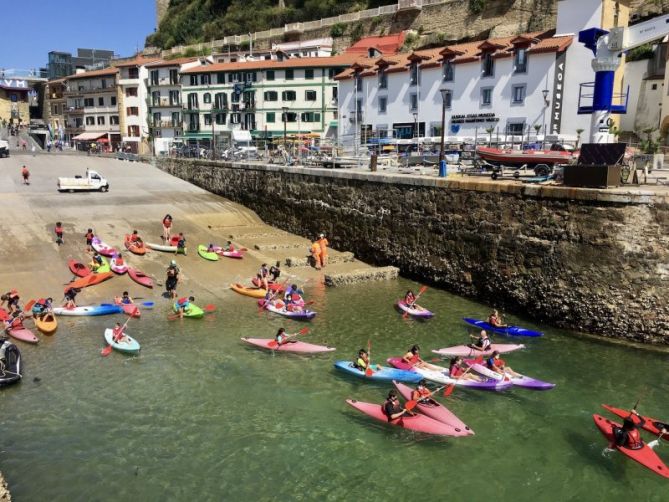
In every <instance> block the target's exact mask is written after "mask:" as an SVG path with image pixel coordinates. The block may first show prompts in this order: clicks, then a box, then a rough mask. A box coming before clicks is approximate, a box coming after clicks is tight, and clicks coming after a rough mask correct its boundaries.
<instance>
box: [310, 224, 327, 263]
mask: <svg viewBox="0 0 669 502" xmlns="http://www.w3.org/2000/svg"><path fill="white" fill-rule="evenodd" d="M329 245H330V243H329V242H328V240H327V239H326V238H325V234H324V233H321V234H319V236H318V239H316V240H315V241H314V242H312V243H311V248H309V253H310V254H311V260H312V265H313V267H314V268H315V269H316V270H320V269H322V268H325V266H326V265H327V263H328V246H329Z"/></svg>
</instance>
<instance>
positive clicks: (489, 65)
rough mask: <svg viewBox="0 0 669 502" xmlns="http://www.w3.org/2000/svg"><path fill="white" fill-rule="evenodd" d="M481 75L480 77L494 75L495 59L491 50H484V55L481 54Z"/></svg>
mask: <svg viewBox="0 0 669 502" xmlns="http://www.w3.org/2000/svg"><path fill="white" fill-rule="evenodd" d="M481 76H482V77H494V76H495V60H494V59H493V57H492V53H491V52H486V53H485V55H484V56H483V62H482V68H481Z"/></svg>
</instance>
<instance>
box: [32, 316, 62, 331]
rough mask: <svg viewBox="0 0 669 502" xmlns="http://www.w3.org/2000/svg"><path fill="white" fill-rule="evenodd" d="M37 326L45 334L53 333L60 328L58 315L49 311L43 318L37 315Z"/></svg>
mask: <svg viewBox="0 0 669 502" xmlns="http://www.w3.org/2000/svg"><path fill="white" fill-rule="evenodd" d="M34 320H35V327H36V328H37V329H38V330H40V331H41V332H42V333H44V334H45V335H53V334H54V333H55V332H56V330H57V329H58V321H56V316H55V315H53V314H51V313H49V314H46V315H45V316H44V318H43V319H40V318H38V317H35V319H34Z"/></svg>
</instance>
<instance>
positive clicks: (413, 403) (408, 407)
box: [404, 399, 418, 411]
mask: <svg viewBox="0 0 669 502" xmlns="http://www.w3.org/2000/svg"><path fill="white" fill-rule="evenodd" d="M417 404H418V401H416V400H415V399H412V400H411V401H407V402H406V403H405V404H404V409H405V410H407V411H411V410H413V409H414V408H415V407H416V405H417Z"/></svg>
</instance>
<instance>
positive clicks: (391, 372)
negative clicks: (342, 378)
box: [334, 361, 423, 383]
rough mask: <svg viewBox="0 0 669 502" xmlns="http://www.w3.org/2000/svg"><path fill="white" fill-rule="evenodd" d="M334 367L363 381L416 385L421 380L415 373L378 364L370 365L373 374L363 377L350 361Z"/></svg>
mask: <svg viewBox="0 0 669 502" xmlns="http://www.w3.org/2000/svg"><path fill="white" fill-rule="evenodd" d="M334 366H335V368H337V369H338V370H341V371H343V372H345V373H348V374H349V375H353V376H356V377H358V378H364V379H365V380H375V381H377V382H392V381H393V380H395V381H397V382H405V383H418V382H419V381H420V380H421V379H422V378H423V377H422V376H421V375H420V374H418V373H416V372H415V371H405V370H398V369H396V368H392V367H390V366H383V367H381V368H380V367H379V365H378V364H372V370H373V371H374V373H372V375H371V376H367V375H365V372H364V371H361V370H359V369H358V368H356V367H354V366H353V363H352V362H351V361H337V362H336V363H335V364H334ZM379 368H380V369H379Z"/></svg>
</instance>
